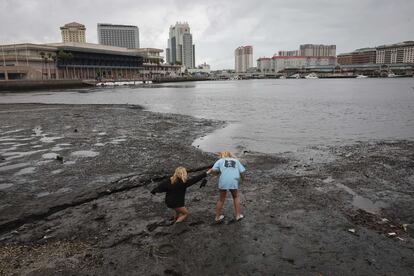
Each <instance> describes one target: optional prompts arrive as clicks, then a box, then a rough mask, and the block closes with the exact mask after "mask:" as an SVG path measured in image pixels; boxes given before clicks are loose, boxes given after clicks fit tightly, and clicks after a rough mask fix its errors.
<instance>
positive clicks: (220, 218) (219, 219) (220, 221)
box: [216, 215, 224, 223]
mask: <svg viewBox="0 0 414 276" xmlns="http://www.w3.org/2000/svg"><path fill="white" fill-rule="evenodd" d="M223 220H224V215H220V216H219V217H218V218H216V223H222V222H223Z"/></svg>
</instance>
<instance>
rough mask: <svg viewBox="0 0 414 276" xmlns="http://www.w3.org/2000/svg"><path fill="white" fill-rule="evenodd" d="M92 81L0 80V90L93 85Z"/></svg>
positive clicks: (10, 90)
mask: <svg viewBox="0 0 414 276" xmlns="http://www.w3.org/2000/svg"><path fill="white" fill-rule="evenodd" d="M94 85H95V83H94V82H88V81H82V80H8V81H0V92H14V91H27V90H39V89H63V88H81V87H89V86H94Z"/></svg>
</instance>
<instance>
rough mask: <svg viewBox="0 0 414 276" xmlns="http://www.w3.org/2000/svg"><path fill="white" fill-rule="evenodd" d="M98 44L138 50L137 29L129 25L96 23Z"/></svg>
mask: <svg viewBox="0 0 414 276" xmlns="http://www.w3.org/2000/svg"><path fill="white" fill-rule="evenodd" d="M98 43H99V44H103V45H109V46H117V47H124V48H139V29H138V27H137V26H131V25H113V24H104V23H98Z"/></svg>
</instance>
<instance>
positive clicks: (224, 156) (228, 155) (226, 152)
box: [218, 151, 236, 158]
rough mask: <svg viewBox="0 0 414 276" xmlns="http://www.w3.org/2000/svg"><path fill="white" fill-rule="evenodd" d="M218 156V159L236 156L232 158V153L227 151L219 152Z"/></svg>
mask: <svg viewBox="0 0 414 276" xmlns="http://www.w3.org/2000/svg"><path fill="white" fill-rule="evenodd" d="M218 155H219V157H220V158H226V157H229V158H236V156H234V155H233V153H231V152H229V151H221V152H219V153H218Z"/></svg>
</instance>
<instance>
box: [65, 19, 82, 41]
mask: <svg viewBox="0 0 414 276" xmlns="http://www.w3.org/2000/svg"><path fill="white" fill-rule="evenodd" d="M60 30H61V33H62V41H63V42H79V43H85V42H86V38H85V32H86V28H85V25H82V24H79V23H77V22H72V23H68V24H65V25H64V26H62V27H60Z"/></svg>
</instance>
